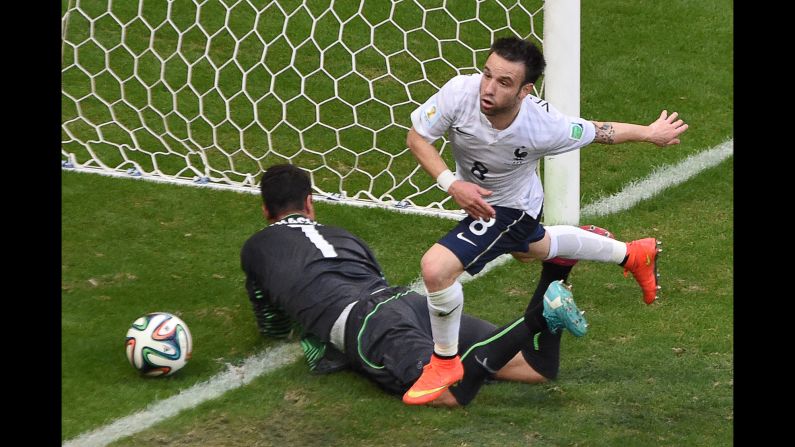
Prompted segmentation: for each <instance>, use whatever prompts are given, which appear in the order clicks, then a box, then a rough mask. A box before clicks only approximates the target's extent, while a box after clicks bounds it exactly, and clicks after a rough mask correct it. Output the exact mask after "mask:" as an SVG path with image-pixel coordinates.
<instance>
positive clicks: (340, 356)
mask: <svg viewBox="0 0 795 447" xmlns="http://www.w3.org/2000/svg"><path fill="white" fill-rule="evenodd" d="M260 190H261V194H262V199H263V206H262V209H263V214H264V216H265V218H266V219H267V221H268V223H269V225H268V226H267V227H265V228H264V229H262V230H260V231H258V232H257V233H255V234H254V235H252V236H251V237H250V238H249V239H248V240H247V241H246V242H245V244H244V245H243V248H242V249H241V267H242V269H243V271H244V272H245V275H246V290H247V292H248V297H249V300H250V302H251V304H252V308H253V310H254V315H255V317H256V321H257V325H258V327H259V330H260V332H261V333H262V334H263V335H265V336H271V337H278V338H284V337H287V336H288V335H289V333H290V331H291V328H292V327H294V324H295V323H297V325H298V327H300V330H301V344H302V347H303V348H304V352H305V354H306V356H307V362H308V364H309V366H310V368H311V369H312V370H313V371H314V372H316V373H328V372H334V371H338V370H341V369H346V368H350V369H352V370H353V371H356V372H358V373H360V374H362V375H363V376H365V377H367V378H368V379H370V380H372V381H373V382H375V383H376V384H377V385H378V386H380V387H381V388H382V389H384V390H385V391H387V392H389V393H392V394H394V395H397V396H399V395H402V394H404V393H405V392H406V391H407V390H408V389H409V387H411V385H412V384H413V383H414V382H415V381H416V380H417V378H418V377H419V376H420V374H421V373H422V371H423V367H424V366H425V364H426V363H427V362H428V361H429V359H430V356H431V353H432V352H433V337H432V331H431V324H430V318H429V316H428V304H427V300H426V298H425V296H424V295H422V294H419V293H416V292H413V291H411V290H409V289H408V288H406V287H394V286H391V285H389V284H388V283H387V281H386V280H385V279H384V276H383V274H382V271H381V267H380V265H379V264H378V261H377V260H376V259H375V257H374V256H373V253H372V251H371V250H370V249H369V247H368V246H367V245H366V244H365V243H364V242H363V241H361V240H360V239H358V238H357V237H356V236H354V235H352V234H351V233H349V232H348V231H346V230H344V229H341V228H337V227H333V226H326V225H322V224H320V223H318V222H317V221H316V220H315V210H314V206H313V203H312V194H311V180H310V177H309V175H308V174H307V173H306V172H305V171H303V170H302V169H300V168H298V167H296V166H293V165H288V164H283V165H275V166H272V167H270V168H268V170H267V171H266V172H265V173H264V174H263V176H262V179H261V183H260ZM590 230H591V231H600V232H602V234H607V235H609V233H607V232H605V231H604V230H602V229H599V228H596V227H591V228H590ZM572 266H573V262H571V261H562V262H557V263H556V260H551V261H550V262H545V263H544V264H543V270H542V273H541V280H540V281H539V284H538V287H537V288H536V290H535V293H534V295H533V298H532V300H531V301H530V304H529V305H528V308H527V311H526V312H525V315H523V316H521V317H520V318H518V319H517V320H515V321H513V322H511V323H509V324H507V325H505V326H503V327H499V328H498V327H497V326H495V325H494V324H492V323H490V322H487V321H484V320H481V319H479V318H475V317H472V316H470V315H466V314H464V315H463V316H462V320H461V331H460V334H461V335H460V345H461V351H462V352H463V353H464V354H463V355H462V361H463V365H464V370H465V373H464V378H463V380H462V381H461V382H460V383H459V384H458V385H456V386H453V387H450V388H449V389H447V390H445V391H444V392H443V393H442V394H441V395H440V396H438V397H437V398H436V399H434V400H432V401H431V402H429V404H430V405H439V406H457V405H466V404H468V403H469V402H470V401H471V400H472V399H473V398H474V397H475V395H476V394H477V392H478V391H479V389H480V387H481V385H482V384H483V383H484V381H485V380H486V379H496V380H510V381H519V382H525V383H539V382H544V381H546V380H550V379H555V378H556V377H557V374H558V367H559V354H560V338H561V335H562V329H563V328H566V329H568V330H569V331H570V332H571V333H572V334H573V335H575V336H582V335H584V334H585V332H586V328H587V324H586V322H585V319H584V318H583V317H582V315H581V313H580V312H579V310H578V309H577V306H576V304H575V303H574V300H573V298H572V295H571V292H570V290H569V288H567V287H566V286H565V285H564V284H563V280H565V279H566V278H567V277H568V274H569V271H570V270H571V268H572Z"/></svg>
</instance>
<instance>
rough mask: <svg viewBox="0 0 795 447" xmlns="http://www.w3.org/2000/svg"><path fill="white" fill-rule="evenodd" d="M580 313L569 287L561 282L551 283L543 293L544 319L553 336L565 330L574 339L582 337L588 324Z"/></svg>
mask: <svg viewBox="0 0 795 447" xmlns="http://www.w3.org/2000/svg"><path fill="white" fill-rule="evenodd" d="M583 313H584V312H580V309H578V308H577V304H576V303H575V302H574V297H573V296H572V294H571V290H570V287H567V286H565V285H564V284H563V280H562V279H561V280H559V281H553V282H552V283H551V284H550V285H549V287H548V288H547V291H546V292H544V312H543V315H544V318H545V319H546V320H547V326H549V330H550V331H552V333H553V334H557V333H558V332H559V331H560V330H561V329H562V328H564V327H565V328H566V329H568V330H569V332H571V333H572V334H573V335H574V336H575V337H582V336H583V335H585V332H587V331H588V323H587V322H586V321H585V317H583V315H582V314H583Z"/></svg>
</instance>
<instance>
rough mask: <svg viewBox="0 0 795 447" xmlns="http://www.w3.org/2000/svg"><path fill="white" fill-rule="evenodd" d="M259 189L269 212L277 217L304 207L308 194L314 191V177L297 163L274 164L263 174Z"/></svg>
mask: <svg viewBox="0 0 795 447" xmlns="http://www.w3.org/2000/svg"><path fill="white" fill-rule="evenodd" d="M259 190H260V195H261V196H262V202H263V203H265V208H266V209H267V210H268V214H270V215H271V216H274V217H275V216H278V215H279V214H280V213H282V212H285V211H293V210H301V209H303V208H304V200H305V199H306V196H308V195H309V194H311V193H312V179H311V178H310V177H309V174H307V172H306V171H304V170H303V169H301V168H299V167H297V166H295V165H291V164H280V165H273V166H271V167H269V168H268V169H267V170H266V171H265V173H264V174H262V178H261V179H260V182H259Z"/></svg>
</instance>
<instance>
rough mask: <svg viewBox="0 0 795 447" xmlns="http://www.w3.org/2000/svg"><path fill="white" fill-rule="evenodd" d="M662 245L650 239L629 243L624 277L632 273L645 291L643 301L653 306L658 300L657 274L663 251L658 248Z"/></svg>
mask: <svg viewBox="0 0 795 447" xmlns="http://www.w3.org/2000/svg"><path fill="white" fill-rule="evenodd" d="M661 244H662V243H661V242H659V241H657V239H654V238H653V237H648V238H645V239H638V240H636V241H632V242H629V243H627V255H629V257H628V258H627V262H626V264H624V276H625V277H626V276H627V273H628V272H632V276H634V277H635V280H636V281H638V284H640V288H641V289H642V290H643V301H645V302H646V304H651V303H653V302H654V300H656V299H657V291H658V290H660V286H659V284H658V282H659V281H658V280H659V276H660V275H659V274H658V273H657V254H658V253H660V252H661V251H662V249H660V248H658V246H659V245H661Z"/></svg>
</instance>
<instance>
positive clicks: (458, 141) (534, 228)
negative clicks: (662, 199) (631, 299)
mask: <svg viewBox="0 0 795 447" xmlns="http://www.w3.org/2000/svg"><path fill="white" fill-rule="evenodd" d="M545 65H546V62H545V61H544V56H543V54H542V53H541V51H540V50H539V49H538V48H537V47H536V46H535V45H533V43H531V42H529V41H526V40H522V39H518V38H515V37H508V38H502V39H499V40H497V41H495V42H494V43H493V44H492V46H491V49H490V53H489V56H488V58H487V60H486V63H485V66H484V67H483V71H482V74H473V75H459V76H456V77H454V78H452V79H451V80H449V81H448V82H447V83H446V84H445V85H444V86H443V87H442V88H441V89H440V90H439V91H438V92H437V93H436V94H435V95H433V96H431V97H430V98H429V99H428V100H427V101H426V102H425V103H424V104H422V105H421V106H420V107H418V108H417V109H416V110H414V112H412V114H411V121H412V124H413V126H412V128H411V129H410V130H409V132H408V136H407V139H406V143H407V145H408V147H409V148H410V150H411V152H412V153H413V154H414V156H415V157H416V158H417V160H418V161H419V163H420V165H422V167H423V169H425V171H426V172H427V173H428V174H430V175H431V176H432V177H433V178H435V179H436V181H437V183H438V184H439V186H440V187H441V188H442V189H444V190H445V191H446V192H447V193H448V194H450V195H451V196H452V197H453V199H454V200H455V201H456V203H458V205H459V206H460V207H461V208H462V209H463V210H465V211H466V212H467V214H468V216H467V217H466V218H464V219H463V220H462V221H461V222H460V223H459V224H458V225H457V226H456V227H455V228H454V229H453V230H452V231H450V232H449V233H447V235H445V236H444V237H442V238H441V239H440V240H439V241H438V242H437V243H436V244H434V245H433V246H432V247H431V248H430V249H429V250H428V251H427V252H426V253H425V255H424V256H423V258H422V265H421V267H422V277H423V281H424V283H425V288H426V289H427V292H428V308H429V313H430V317H431V327H432V329H433V339H434V352H433V354H432V356H431V361H430V363H428V364H427V365H426V366H425V368H424V370H423V373H422V375H421V376H420V378H419V379H418V380H417V382H415V383H414V385H413V386H412V387H411V388H410V389H409V390H408V391H407V392H406V394H404V396H403V401H404V402H405V403H407V404H410V405H419V404H424V403H427V402H429V401H431V400H433V399H435V398H436V397H437V396H439V395H440V394H441V393H442V392H444V390H445V389H447V388H448V387H449V386H450V385H451V384H453V383H456V382H457V381H459V380H460V379H461V377H462V376H463V368H462V366H461V360H460V357H459V355H458V332H459V325H460V315H461V311H462V307H463V302H464V295H463V291H462V288H461V284H460V283H459V282H457V278H458V276H459V275H460V274H461V273H462V272H464V271H466V272H468V273H469V274H472V275H474V274H476V273H478V272H479V271H480V270H481V269H482V268H483V267H484V266H485V264H486V263H488V262H489V261H491V260H493V259H494V258H496V257H497V256H500V255H502V254H504V253H511V254H513V255H514V257H515V258H517V259H519V260H521V261H523V262H527V261H529V260H531V259H540V260H549V259H552V258H558V259H560V258H564V259H573V260H574V259H585V260H593V261H602V262H613V263H616V264H618V265H620V266H623V267H624V274H625V275H626V274H627V272H631V273H632V274H633V276H634V277H635V279H636V280H637V281H638V283H639V284H640V286H641V289H642V290H643V298H644V301H645V302H646V303H647V304H651V303H652V302H654V300H655V299H656V298H657V290H658V288H659V286H658V284H657V272H656V256H657V253H658V251H659V249H658V248H657V245H658V242H657V240H656V239H654V238H645V239H639V240H636V241H632V242H629V243H624V242H621V241H617V240H614V239H611V238H608V237H605V236H602V235H600V234H597V233H593V232H589V231H586V230H584V229H582V228H579V227H576V226H568V225H555V226H548V227H544V226H543V225H541V224H540V223H539V220H540V218H541V214H542V208H543V201H544V192H543V189H542V186H541V181H540V180H539V178H538V175H537V174H536V165H537V164H538V160H539V159H541V158H542V157H544V156H549V155H555V154H561V153H564V152H568V151H571V150H574V149H578V148H580V147H583V146H585V145H588V144H590V143H593V142H596V143H602V144H619V143H624V142H630V141H638V142H649V143H653V144H655V145H657V146H660V147H663V146H669V145H673V144H679V142H680V141H679V135H680V134H681V133H682V132H684V131H685V130H687V127H688V126H687V124H685V123H684V122H683V121H682V120H681V119H677V115H678V114H677V113H676V112H674V113H671V114H670V115H668V112H667V111H665V110H663V111H662V113H661V114H660V116H659V118H658V119H657V120H655V121H654V122H653V123H651V124H649V125H647V126H643V125H637V124H628V123H610V122H598V121H588V120H585V119H582V118H578V117H570V116H566V115H563V114H561V113H560V112H559V111H558V110H556V109H555V108H554V107H553V106H552V105H551V104H549V103H548V102H546V101H544V100H542V99H539V98H537V97H535V96H533V95H531V92H532V89H533V84H534V83H535V82H536V80H537V79H538V77H539V76H540V75H541V73H542V72H543V70H544V67H545ZM445 133H447V136H448V139H449V140H450V144H451V146H452V154H453V157H454V159H455V162H456V167H455V168H456V173H455V174H453V173H452V172H451V171H450V170H449V168H448V167H447V165H446V164H445V162H444V160H443V159H442V157H441V156H440V155H439V153H438V151H437V150H436V148H435V147H434V146H433V143H434V142H435V141H436V140H438V139H439V138H441V137H442V135H444V134H445Z"/></svg>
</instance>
